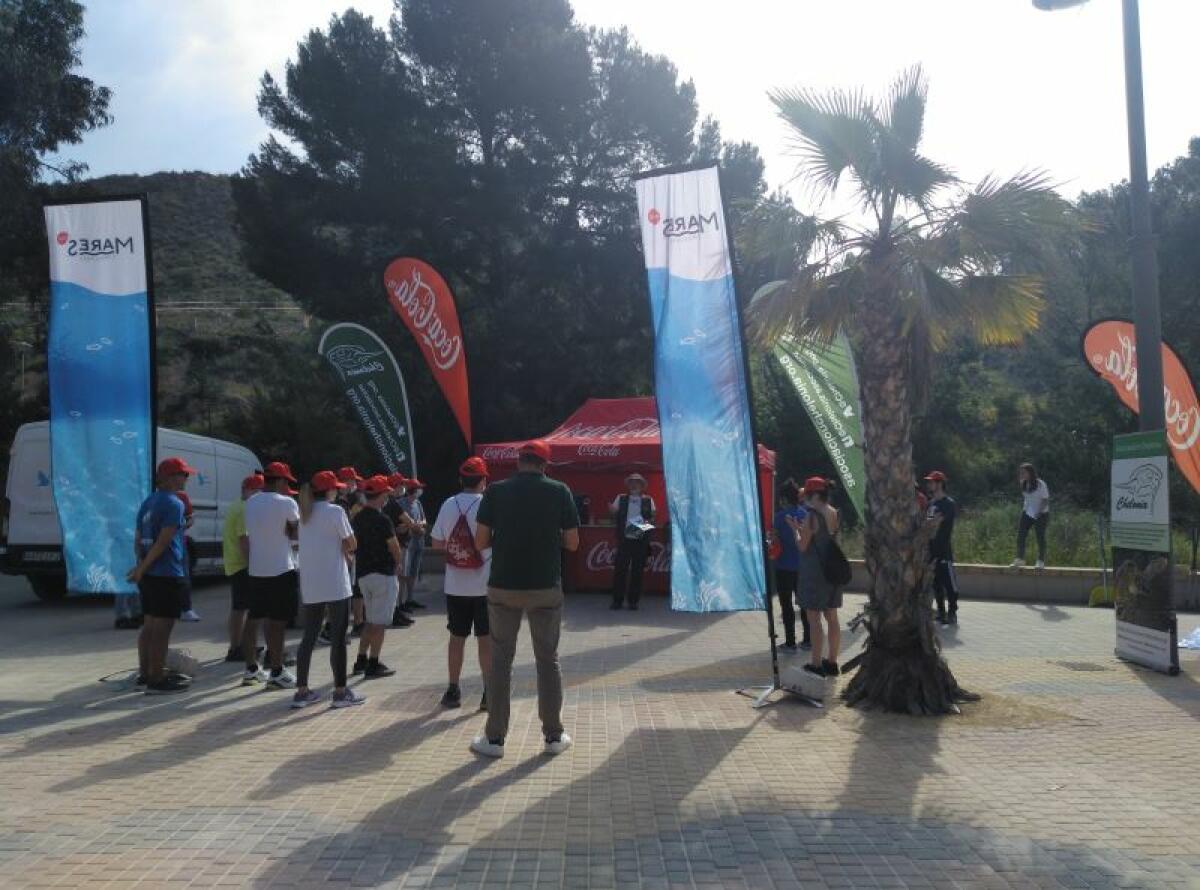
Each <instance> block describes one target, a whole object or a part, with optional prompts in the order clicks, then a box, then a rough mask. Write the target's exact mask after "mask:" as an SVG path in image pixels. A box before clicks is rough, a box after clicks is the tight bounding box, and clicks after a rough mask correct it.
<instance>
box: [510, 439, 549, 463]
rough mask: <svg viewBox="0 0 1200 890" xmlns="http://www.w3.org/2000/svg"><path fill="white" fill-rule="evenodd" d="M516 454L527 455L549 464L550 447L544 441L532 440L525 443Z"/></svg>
mask: <svg viewBox="0 0 1200 890" xmlns="http://www.w3.org/2000/svg"><path fill="white" fill-rule="evenodd" d="M517 454H519V455H529V456H531V457H536V458H537V459H538V460H540V461H544V462H545V463H549V462H550V445H549V444H548V443H547V442H546V440H545V439H534V440H533V441H532V442H526V443H525V444H524V445H522V446H521V447H520V448H518V449H517Z"/></svg>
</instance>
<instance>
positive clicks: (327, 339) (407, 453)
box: [317, 322, 417, 478]
mask: <svg viewBox="0 0 1200 890" xmlns="http://www.w3.org/2000/svg"><path fill="white" fill-rule="evenodd" d="M317 352H319V353H320V354H321V356H322V357H323V358H324V359H325V361H326V362H328V364H329V367H330V370H332V371H333V373H334V374H335V375H336V376H337V378H338V380H339V381H340V382H341V384H342V388H343V391H344V392H345V393H346V398H347V399H349V400H350V404H351V405H353V406H354V410H355V412H356V413H357V414H358V419H359V420H360V421H362V425H363V429H365V430H366V432H367V436H368V437H369V438H370V439H371V443H372V444H373V445H374V446H375V451H376V452H377V453H378V454H379V459H380V460H381V461H383V464H384V466H386V467H387V470H388V472H389V473H403V474H404V475H405V476H408V477H409V478H414V477H416V475H417V455H416V448H415V446H414V444H413V433H412V418H411V417H410V416H409V411H408V393H407V391H406V390H405V389H404V378H403V376H401V374H400V367H399V365H397V364H396V358H395V356H393V355H392V352H391V350H390V349H388V348H387V345H386V344H385V343H384V342H383V341H382V340H380V339H379V338H378V337H377V336H376V335H375V334H374V333H373V332H372V331H370V330H368V329H367V328H364V327H363V326H362V325H357V324H352V323H350V322H343V323H341V324H335V325H334V326H333V327H331V328H330V329H329V330H327V331H326V332H325V334H324V335H323V336H322V337H321V342H320V344H319V345H318V346H317Z"/></svg>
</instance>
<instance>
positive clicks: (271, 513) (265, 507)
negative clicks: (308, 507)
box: [246, 491, 300, 578]
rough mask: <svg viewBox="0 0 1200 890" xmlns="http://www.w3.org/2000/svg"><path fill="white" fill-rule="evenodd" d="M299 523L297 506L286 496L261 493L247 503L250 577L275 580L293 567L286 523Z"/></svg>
mask: <svg viewBox="0 0 1200 890" xmlns="http://www.w3.org/2000/svg"><path fill="white" fill-rule="evenodd" d="M299 521H300V507H299V505H298V504H297V503H296V502H295V501H294V500H292V499H291V498H289V497H288V496H287V495H282V494H277V493H276V492H273V491H260V492H259V493H258V494H256V495H254V496H253V497H251V498H250V500H248V501H246V537H247V538H249V539H250V574H251V575H252V576H253V577H255V578H274V577H275V576H276V575H282V574H283V573H284V572H290V571H292V570H293V569H294V568H296V559H295V557H294V556H293V555H292V541H291V539H290V538H289V537H288V535H287V524H288V523H289V522H299Z"/></svg>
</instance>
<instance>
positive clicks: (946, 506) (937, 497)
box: [925, 470, 958, 624]
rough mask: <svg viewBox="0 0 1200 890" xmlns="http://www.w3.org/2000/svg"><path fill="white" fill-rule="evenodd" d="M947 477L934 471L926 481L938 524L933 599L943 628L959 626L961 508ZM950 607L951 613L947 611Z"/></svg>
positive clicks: (931, 512) (931, 551)
mask: <svg viewBox="0 0 1200 890" xmlns="http://www.w3.org/2000/svg"><path fill="white" fill-rule="evenodd" d="M947 481H948V480H947V479H946V474H945V473H943V472H942V471H941V470H934V471H933V472H931V473H930V474H929V475H928V476H926V477H925V487H926V490H927V491H928V492H929V512H928V513H927V514H926V516H927V518H928V521H930V522H936V523H937V524H938V527H937V531H935V532H934V534H933V538H932V539H931V540H930V542H929V558H930V559H931V560H933V595H934V596H935V597H936V598H937V621H938V623H939V624H958V581H957V579H956V578H955V577H954V541H953V536H954V517H955V516H956V515H957V514H958V505H957V504H956V503H954V498H952V497H950V495H948V494H947V493H946V483H947ZM947 605H948V606H949V610H947V608H946V607H947Z"/></svg>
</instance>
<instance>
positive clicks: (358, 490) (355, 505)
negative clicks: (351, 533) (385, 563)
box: [321, 467, 366, 643]
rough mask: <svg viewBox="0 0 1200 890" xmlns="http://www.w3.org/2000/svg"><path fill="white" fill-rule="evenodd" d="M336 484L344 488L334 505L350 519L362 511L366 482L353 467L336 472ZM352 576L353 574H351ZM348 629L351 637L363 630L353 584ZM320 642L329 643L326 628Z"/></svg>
mask: <svg viewBox="0 0 1200 890" xmlns="http://www.w3.org/2000/svg"><path fill="white" fill-rule="evenodd" d="M337 477H338V482H341V483H342V484H344V485H345V486H346V488H345V489H344V490H342V491H339V492H338V496H337V497H336V498H335V499H334V503H335V504H337V505H338V506H339V507H341V508H342V509H343V510H345V511H346V515H347V516H348V517H350V518H351V519H353V518H354V514H355V513H357V512H358V511H359V510H361V509H362V505H363V503H364V500H365V499H364V498H363V493H362V484H363V482H365V481H366V479H365V477H363V476H361V475H359V472H358V470H356V469H355V468H354V467H342V468H341V469H340V470H338V471H337ZM351 575H353V572H351ZM350 590H351V593H350V621H351V624H350V628H351V634H352V635H353V636H358V635H359V634H360V633H362V629H363V623H364V621H363V597H362V591H361V590H360V589H359V587H358V583H357V582H355V583H353V584H352V585H351V587H350ZM321 640H322V641H323V642H326V643H328V642H329V633H328V626H326V628H325V629H323V630H322V631H321Z"/></svg>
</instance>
